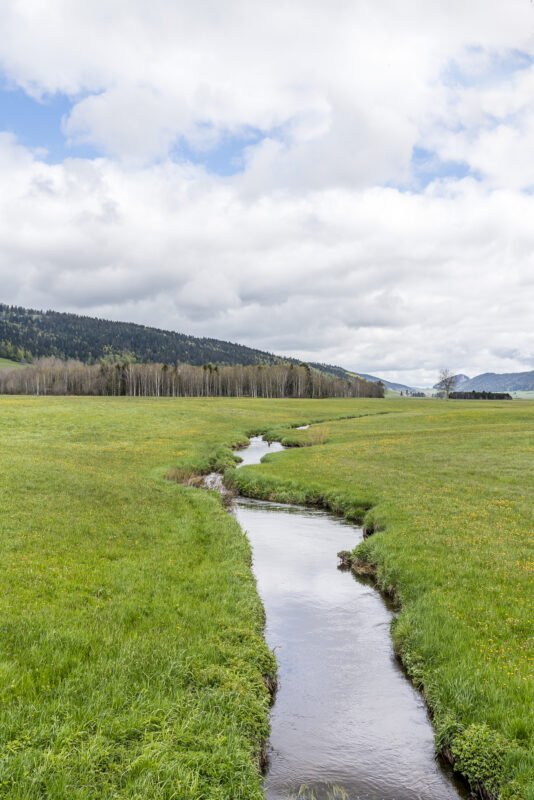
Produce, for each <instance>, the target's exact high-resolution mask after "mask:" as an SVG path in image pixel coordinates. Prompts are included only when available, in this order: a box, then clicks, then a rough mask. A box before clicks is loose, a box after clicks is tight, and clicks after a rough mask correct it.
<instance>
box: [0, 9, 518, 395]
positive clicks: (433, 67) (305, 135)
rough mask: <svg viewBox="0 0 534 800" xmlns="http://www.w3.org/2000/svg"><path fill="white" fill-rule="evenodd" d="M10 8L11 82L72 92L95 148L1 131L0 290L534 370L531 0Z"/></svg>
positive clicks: (398, 353) (3, 57)
mask: <svg viewBox="0 0 534 800" xmlns="http://www.w3.org/2000/svg"><path fill="white" fill-rule="evenodd" d="M0 25H1V26H2V30H3V31H4V36H3V37H2V41H1V42H0V64H1V65H2V68H3V70H4V74H5V76H6V77H7V79H8V80H9V81H10V82H11V84H12V85H14V86H18V87H22V88H23V89H24V90H25V91H26V92H28V93H29V94H31V95H32V96H34V97H42V96H45V95H47V94H51V93H56V92H59V93H62V94H65V95H68V96H69V97H70V101H71V103H70V105H71V107H70V111H68V113H67V114H66V115H65V117H64V119H63V122H62V130H63V134H64V135H65V137H66V138H67V139H69V140H70V141H72V143H73V144H75V143H77V142H83V143H86V144H90V145H91V146H93V147H95V148H96V149H97V151H98V152H99V153H100V157H98V158H92V159H89V158H69V159H66V160H65V161H63V163H60V164H49V163H47V162H46V160H45V159H44V156H43V155H42V154H41V153H39V152H35V151H31V150H29V149H27V148H24V147H21V146H20V145H19V144H18V143H17V141H16V139H15V138H14V137H13V136H10V135H7V134H0V168H1V169H2V175H3V181H2V184H1V186H0V275H1V276H2V281H3V287H4V292H5V296H4V299H5V300H6V301H8V302H13V303H18V304H21V305H33V306H38V307H41V306H45V307H53V308H58V309H66V310H73V311H81V312H83V313H87V314H98V315H101V316H108V317H111V318H115V319H126V320H133V321H138V322H142V323H145V324H154V325H157V326H159V327H169V328H171V329H175V330H181V331H184V332H190V333H193V334H198V335H207V336H215V337H220V338H224V339H233V340H238V341H242V342H244V343H247V344H250V345H253V346H256V347H260V348H263V349H267V350H271V351H276V352H281V353H287V354H295V355H298V356H301V357H305V358H307V359H309V360H323V361H330V362H335V363H340V364H343V365H345V366H347V367H351V368H354V369H357V370H358V369H359V370H361V371H373V372H378V373H379V374H384V375H385V376H386V377H392V378H398V379H402V380H404V381H405V382H412V383H433V382H434V377H435V373H436V371H437V369H438V368H439V367H440V366H442V365H448V366H450V367H451V368H453V369H455V370H458V371H462V372H466V373H468V374H469V373H474V372H479V371H483V370H489V369H494V370H500V371H507V370H514V369H526V368H528V367H529V366H532V367H534V335H533V334H532V333H531V325H530V315H531V308H532V300H533V299H534V298H533V297H532V292H533V283H532V275H533V263H532V261H533V256H532V254H533V252H534V247H533V246H534V233H533V232H532V225H531V220H532V218H533V211H534V208H533V204H534V197H533V196H532V194H531V189H532V186H533V184H534V172H533V167H532V165H531V158H530V154H531V152H532V144H533V136H534V103H533V101H532V99H531V98H532V97H533V94H532V85H533V83H534V66H532V64H533V61H534V52H533V44H532V28H533V25H534V12H533V11H532V9H531V7H530V4H529V3H528V2H526V0H525V2H523V0H512V2H510V3H508V4H506V7H504V5H503V6H502V7H501V6H500V5H497V4H493V5H492V6H488V4H487V3H486V2H482V0H470V1H469V2H460V0H452V2H450V1H449V2H444V0H443V2H442V1H441V0H438V2H435V3H432V4H431V6H429V4H424V3H421V2H419V1H418V0H409V1H408V2H407V3H404V4H402V7H401V6H399V4H398V3H396V2H393V0H388V1H387V2H383V3H379V4H378V3H376V2H371V0H362V1H361V2H359V3H357V4H354V3H353V2H349V1H348V0H336V2H334V3H333V4H329V5H328V6H327V5H325V4H324V3H320V2H318V0H306V2H304V0H302V2H299V1H297V2H294V3H291V4H287V3H283V2H281V1H280V2H273V3H270V4H259V3H258V4H255V3H242V2H238V0H235V2H229V3H225V4H222V5H221V4H220V3H215V2H213V1H210V2H208V0H204V1H203V2H199V3H195V4H191V3H185V2H177V3H170V2H168V0H154V2H153V3H151V4H150V6H148V5H147V4H146V3H145V2H141V0H129V2H125V0H124V1H123V0H114V1H113V2H111V3H107V4H105V5H102V4H90V3H85V2H82V0H68V1H67V0H50V2H49V3H47V5H46V8H44V6H42V7H41V6H39V4H36V3H34V2H31V0H19V1H18V2H16V3H15V2H11V1H10V0H8V2H5V3H3V4H2V7H1V8H0ZM251 132H253V135H252V134H251ZM223 142H226V143H227V142H234V143H240V144H239V147H241V158H240V159H238V161H239V163H240V167H239V170H238V171H237V172H235V174H232V175H225V176H223V175H218V174H214V173H213V172H210V171H209V170H208V169H207V168H206V166H205V165H204V164H205V163H206V164H208V163H212V161H210V158H209V157H208V155H207V154H210V153H216V152H217V148H219V147H222V143H223ZM237 146H238V145H237V144H236V147H237ZM230 150H231V148H230ZM73 152H75V150H73ZM232 152H233V157H235V152H234V151H232ZM417 152H419V153H426V154H428V157H427V158H426V163H425V164H424V165H423V166H421V164H420V163H419V162H418V160H417V158H416V157H415V156H414V154H416V153H417ZM184 153H186V154H187V158H186V157H185V156H184V155H183V154H184ZM180 154H181V155H180ZM447 164H453V165H459V164H460V165H463V166H462V168H461V169H460V168H458V169H452V168H451V169H450V174H449V177H440V176H443V175H445V174H447V170H446V169H444V168H442V167H443V165H447Z"/></svg>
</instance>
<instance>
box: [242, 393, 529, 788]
mask: <svg viewBox="0 0 534 800" xmlns="http://www.w3.org/2000/svg"><path fill="white" fill-rule="evenodd" d="M380 407H381V408H382V409H383V410H387V411H388V412H389V413H387V414H380V415H376V416H375V415H373V416H366V417H365V416H362V417H361V418H359V419H347V420H344V421H339V422H330V423H328V424H327V425H319V426H315V428H311V429H310V430H308V431H295V430H291V431H287V430H286V431H284V430H283V429H282V428H281V427H280V426H276V427H274V428H273V430H272V432H271V435H272V436H274V437H278V438H285V439H286V443H288V444H299V443H300V444H304V443H309V442H310V441H313V440H314V439H315V443H316V446H314V447H309V448H299V449H294V450H290V451H289V452H286V453H283V454H278V455H273V456H270V457H268V459H267V462H266V463H264V464H263V465H261V466H259V467H252V468H251V467H245V468H243V469H242V470H239V472H237V473H235V472H233V471H232V472H231V473H230V474H229V475H228V477H229V479H230V480H233V481H234V482H235V483H237V484H238V485H239V487H240V488H241V490H242V491H243V492H245V493H247V494H249V495H252V496H256V497H272V498H276V499H279V500H282V501H291V502H300V503H319V504H322V505H327V506H329V507H331V508H333V509H334V510H336V511H339V512H342V513H344V514H346V515H347V516H348V517H351V518H353V519H364V520H365V524H366V525H367V527H368V528H369V530H374V531H375V532H374V533H373V535H372V536H370V537H369V538H368V539H367V540H366V541H365V542H364V543H363V544H362V545H361V546H360V547H359V548H358V549H357V555H358V556H359V558H360V559H363V560H365V561H367V562H369V563H371V564H375V565H376V571H377V575H378V579H379V581H380V582H381V584H382V585H383V586H384V587H385V588H386V589H388V588H390V587H394V589H395V591H396V593H397V596H398V598H399V600H400V602H401V605H402V609H403V611H402V614H401V615H400V616H399V618H398V621H397V623H396V625H395V628H394V638H395V642H396V646H397V648H398V650H399V652H400V653H401V655H402V658H403V660H404V663H405V665H406V668H407V670H408V672H409V674H410V675H411V677H412V679H413V680H414V682H415V683H416V684H417V685H418V686H419V687H420V688H422V690H423V691H424V693H425V696H426V698H427V699H428V702H429V704H430V706H431V708H432V709H433V713H434V723H435V727H436V731H437V739H438V743H439V746H440V747H444V748H446V749H447V750H449V751H452V753H453V754H454V756H455V758H456V765H457V767H459V768H460V769H461V770H462V771H463V772H464V773H465V774H467V775H468V776H469V777H470V779H471V782H472V784H473V786H474V787H476V786H477V785H479V784H482V785H485V786H486V788H488V789H489V790H491V791H492V793H494V794H496V795H497V794H500V795H501V796H502V797H505V798H528V799H529V800H532V798H534V681H533V673H534V620H533V608H534V591H533V577H534V574H533V570H534V537H533V514H532V506H533V500H532V497H533V488H534V487H533V482H534V481H533V471H532V463H533V455H534V404H533V403H527V402H522V403H517V404H515V403H514V404H512V403H506V402H502V403H496V402H488V401H483V402H475V401H469V402H467V401H466V402H465V403H463V402H461V401H457V402H454V403H453V402H447V401H436V400H432V401H421V400H419V399H418V400H408V399H406V400H404V401H403V402H402V403H400V402H399V401H387V400H386V401H382V403H381V406H380ZM321 430H322V431H323V433H322V434H321ZM321 440H324V443H323V444H320V443H319V442H320V441H321Z"/></svg>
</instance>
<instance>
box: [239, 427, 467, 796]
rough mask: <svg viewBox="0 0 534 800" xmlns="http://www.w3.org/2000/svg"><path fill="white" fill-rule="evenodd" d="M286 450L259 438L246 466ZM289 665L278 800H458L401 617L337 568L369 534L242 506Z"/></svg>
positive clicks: (270, 751) (273, 782)
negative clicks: (411, 674) (415, 678)
mask: <svg viewBox="0 0 534 800" xmlns="http://www.w3.org/2000/svg"><path fill="white" fill-rule="evenodd" d="M283 449H284V448H283V447H282V445H280V444H279V443H277V442H274V443H273V444H271V445H270V446H269V445H268V444H267V443H266V442H264V441H263V440H262V438H261V437H253V438H252V439H251V442H250V445H249V447H248V448H247V449H246V450H241V451H239V453H238V455H239V456H240V457H241V458H242V459H243V460H242V462H241V466H244V465H248V464H258V463H259V462H260V460H261V458H262V457H263V456H264V455H265V454H266V453H273V452H276V451H279V450H283ZM235 516H236V517H237V520H238V522H239V524H240V525H241V527H242V528H243V530H245V531H246V533H247V535H248V538H249V540H250V543H251V546H252V551H253V570H254V573H255V576H256V579H257V585H258V591H259V594H260V596H261V599H262V602H263V605H264V607H265V612H266V619H267V621H266V629H265V637H266V640H267V643H268V645H269V647H270V648H271V649H272V650H274V652H275V655H276V660H277V663H278V690H277V693H276V697H275V703H274V706H273V708H272V711H271V736H270V739H269V743H268V748H267V757H268V766H267V770H266V775H265V779H264V790H265V796H266V798H267V800H288V799H289V798H301V799H302V800H334V799H335V800H455V799H456V800H457V798H458V797H468V794H467V793H466V791H465V789H464V787H463V786H462V785H461V784H460V783H459V782H457V781H456V780H455V779H454V777H453V776H452V774H451V772H450V771H449V770H448V769H446V768H445V767H444V766H442V765H441V763H440V762H439V761H438V760H437V759H436V757H435V754H434V745H433V730H432V726H431V723H430V720H429V717H428V713H427V710H426V707H425V704H424V702H423V700H422V698H421V696H420V695H419V694H418V692H417V691H416V690H415V689H414V688H413V686H412V685H411V683H410V682H409V681H408V679H407V678H406V677H405V675H404V673H403V671H402V669H401V667H400V665H399V663H398V661H397V660H396V658H395V656H394V653H393V647H392V641H391V635H390V623H391V619H392V614H393V612H392V611H391V609H390V608H389V607H388V605H387V603H386V602H385V600H384V599H383V598H382V597H381V595H380V594H379V592H378V591H377V590H376V589H375V588H373V587H372V586H371V585H369V584H366V583H365V582H364V581H363V580H360V579H358V578H356V577H355V576H354V575H353V574H352V573H351V572H350V571H342V570H341V569H339V568H338V566H337V556H336V554H337V552H338V551H339V550H352V549H353V548H354V547H355V545H356V544H357V543H358V542H359V541H361V537H362V534H361V530H360V529H359V528H356V527H355V526H354V525H352V524H349V523H347V522H345V521H344V520H343V519H341V518H340V517H337V516H334V515H333V514H330V513H328V512H325V511H321V510H316V509H309V508H305V507H302V506H290V505H282V504H278V503H272V502H263V501H255V500H249V499H247V498H244V497H239V498H238V499H237V503H236V507H235Z"/></svg>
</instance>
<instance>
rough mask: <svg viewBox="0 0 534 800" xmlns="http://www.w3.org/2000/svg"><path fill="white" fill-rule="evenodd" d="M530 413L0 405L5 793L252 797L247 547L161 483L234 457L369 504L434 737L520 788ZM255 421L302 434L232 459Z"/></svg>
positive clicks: (529, 791)
mask: <svg viewBox="0 0 534 800" xmlns="http://www.w3.org/2000/svg"><path fill="white" fill-rule="evenodd" d="M355 415H357V418H350V417H354V416H355ZM343 417H345V419H342V418H343ZM336 418H337V420H336ZM321 420H323V421H324V422H321ZM327 420H328V421H327ZM313 421H315V422H317V423H318V424H316V425H313V426H312V428H310V429H309V430H306V431H295V430H292V429H290V428H289V426H290V425H298V424H304V423H306V422H313ZM533 423H534V403H530V402H528V401H523V402H521V403H509V402H508V403H507V402H505V401H504V402H500V403H499V402H493V401H481V402H477V401H464V402H462V401H454V402H452V401H449V402H447V401H439V400H421V399H414V400H410V399H408V398H406V399H404V401H403V402H399V400H396V399H392V400H324V401H313V400H251V399H228V400H217V399H203V400H202V399H198V400H197V399H171V398H159V399H140V398H129V397H128V398H126V397H125V398H88V397H85V398H74V397H69V398H63V397H56V398H34V397H0V437H1V438H0V444H1V449H0V486H1V487H2V492H1V495H0V498H1V499H0V503H1V508H0V514H1V516H0V520H1V523H0V546H1V548H2V570H1V572H0V701H1V702H0V797H6V798H13V799H15V798H16V799H17V800H19V799H22V798H23V799H24V800H33V799H35V800H37V798H39V799H41V798H51V799H53V800H67V798H68V800H88V798H91V800H93V799H94V800H96V799H97V798H98V799H99V800H100V799H101V798H102V800H111V798H113V800H117V799H118V798H124V800H126V798H128V800H131V799H133V800H142V799H143V800H144V799H145V798H147V799H148V798H154V799H155V800H157V799H159V798H169V799H170V798H176V800H182V798H187V799H188V800H189V798H191V800H218V799H220V800H223V799H224V800H255V799H257V800H259V798H261V797H262V794H261V786H260V783H261V782H260V775H259V769H258V762H259V753H260V750H261V744H262V742H263V741H264V739H265V737H266V735H267V732H268V709H269V695H268V692H267V690H266V688H265V684H264V676H265V675H268V676H270V677H272V676H273V674H274V671H275V666H274V663H273V659H272V656H271V655H270V654H269V652H268V650H267V648H266V646H265V644H264V641H263V637H262V631H263V611H262V608H261V604H260V602H259V599H258V597H257V594H256V589H255V584H254V580H253V577H252V574H251V571H250V551H249V547H248V543H247V541H246V539H245V537H244V535H243V534H242V532H241V531H240V529H239V527H238V526H237V524H236V523H235V521H234V519H233V518H232V517H231V516H229V515H228V514H227V513H226V512H224V511H223V509H222V506H221V503H220V500H219V498H218V497H217V496H216V495H214V494H213V493H205V492H202V491H200V490H197V489H194V488H189V487H185V486H182V485H179V484H177V483H173V482H170V481H169V480H167V479H166V476H167V475H168V474H169V472H171V471H173V472H174V473H177V474H179V475H181V476H182V477H187V475H188V474H194V473H196V472H199V471H200V472H205V471H208V470H209V469H210V468H212V467H217V468H219V469H223V468H224V467H228V468H229V469H228V471H227V473H226V474H227V478H228V480H229V481H235V482H237V483H239V484H240V486H241V487H242V489H243V490H244V491H246V492H247V493H249V494H252V495H256V496H264V497H265V496H272V497H278V498H280V499H284V500H297V501H299V502H315V503H322V504H325V505H328V506H330V507H331V508H333V509H335V510H337V511H339V512H340V513H345V514H346V515H347V516H348V517H351V518H353V519H362V518H363V517H365V519H366V524H367V525H368V527H369V528H370V529H375V533H373V535H372V536H370V537H369V538H368V539H367V540H366V541H365V543H364V544H363V546H361V547H360V548H359V555H360V558H364V559H366V560H368V561H372V562H373V563H375V564H377V569H378V575H379V579H380V581H381V582H382V584H383V586H384V587H386V588H388V587H394V588H395V591H396V592H397V595H398V597H399V599H400V602H401V604H402V609H403V610H402V613H401V614H400V615H399V617H398V620H397V622H396V624H395V626H394V631H393V633H394V637H395V642H396V645H397V647H398V649H399V652H400V653H401V654H402V657H403V659H404V662H405V664H406V666H407V668H408V670H409V672H410V675H411V676H412V679H413V680H414V681H415V683H416V684H417V685H418V686H420V687H421V688H422V690H423V691H424V693H425V695H426V697H427V699H428V701H429V703H430V705H431V707H432V708H433V712H434V722H435V726H436V731H437V736H438V739H439V744H440V746H444V745H445V746H449V747H451V749H452V750H453V752H454V753H455V755H456V758H457V763H458V764H459V766H461V767H462V769H463V771H464V772H466V773H467V774H469V775H470V776H471V779H472V782H473V783H476V782H477V781H480V782H482V783H485V784H486V786H488V787H489V788H491V789H492V790H493V791H494V793H495V794H497V793H499V792H500V793H501V795H502V797H503V798H509V799H510V800H511V798H517V799H519V798H529V800H533V798H534V789H533V779H532V776H533V773H534V755H533V747H534V719H533V711H532V709H533V707H534V703H533V700H534V687H533V677H532V676H533V664H534V630H533V620H532V617H533V614H532V608H533V599H534V598H533V588H532V587H533V568H534V549H533V536H532V527H533V514H532V508H533V502H532V494H533V492H532V490H533V486H532V483H533V479H532V464H533V457H534V424H533ZM267 430H269V432H270V435H271V436H272V437H278V438H282V439H284V438H285V440H286V442H287V443H289V444H306V443H308V444H312V445H313V446H311V447H300V448H295V449H292V450H289V451H288V452H285V453H280V454H277V455H273V456H269V457H268V459H267V461H266V462H265V463H264V464H263V465H261V466H259V467H246V468H243V469H242V470H239V471H238V472H235V471H234V470H232V469H231V465H232V463H233V459H232V456H231V453H230V446H231V445H232V444H235V443H236V442H239V441H242V440H243V439H244V438H245V437H246V435H247V434H250V433H252V432H259V431H267ZM332 558H333V560H334V561H335V560H336V554H335V553H333V554H332ZM347 635H350V631H348V632H347ZM354 680H355V682H357V675H355V676H354Z"/></svg>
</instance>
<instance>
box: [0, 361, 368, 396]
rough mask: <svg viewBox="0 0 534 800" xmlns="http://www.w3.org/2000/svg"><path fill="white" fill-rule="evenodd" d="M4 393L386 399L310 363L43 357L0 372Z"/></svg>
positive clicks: (359, 381) (0, 387) (361, 383)
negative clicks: (171, 362) (102, 360)
mask: <svg viewBox="0 0 534 800" xmlns="http://www.w3.org/2000/svg"><path fill="white" fill-rule="evenodd" d="M0 393H1V394H35V395H110V396H122V395H128V396H130V397H312V398H322V397H383V396H384V386H383V384H381V383H372V382H371V381H366V380H364V378H358V377H354V378H350V379H345V378H338V377H335V376H332V375H328V374H325V373H322V372H319V371H318V370H315V369H312V368H311V367H310V366H309V365H308V364H300V365H298V366H296V365H295V364H277V365H261V364H260V365H249V366H243V365H236V366H222V367H221V366H217V365H213V364H211V363H209V364H204V365H203V366H201V367H198V366H194V365H192V364H178V365H175V366H170V365H168V364H137V363H126V362H123V363H120V362H119V363H114V364H110V363H101V364H83V363H82V362H81V361H76V360H66V361H65V360H61V359H56V358H40V359H37V361H35V362H34V363H33V364H31V365H29V366H27V367H25V368H23V369H20V368H18V369H13V370H6V369H5V370H0Z"/></svg>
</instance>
